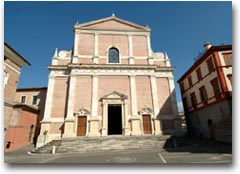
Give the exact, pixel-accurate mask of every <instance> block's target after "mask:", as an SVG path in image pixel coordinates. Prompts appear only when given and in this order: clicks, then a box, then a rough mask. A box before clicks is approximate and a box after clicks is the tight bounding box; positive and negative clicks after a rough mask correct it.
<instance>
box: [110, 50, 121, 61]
mask: <svg viewBox="0 0 240 174" xmlns="http://www.w3.org/2000/svg"><path fill="white" fill-rule="evenodd" d="M108 63H119V51H118V49H117V48H114V47H112V48H110V49H109V50H108Z"/></svg>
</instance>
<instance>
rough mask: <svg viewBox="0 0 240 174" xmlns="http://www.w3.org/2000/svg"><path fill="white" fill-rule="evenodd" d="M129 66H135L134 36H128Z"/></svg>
mask: <svg viewBox="0 0 240 174" xmlns="http://www.w3.org/2000/svg"><path fill="white" fill-rule="evenodd" d="M128 51H129V64H134V57H133V47H132V36H131V35H128Z"/></svg>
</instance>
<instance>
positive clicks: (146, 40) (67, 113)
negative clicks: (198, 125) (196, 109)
mask: <svg viewBox="0 0 240 174" xmlns="http://www.w3.org/2000/svg"><path fill="white" fill-rule="evenodd" d="M150 31H151V30H150V28H149V27H143V26H140V25H137V24H135V23H132V22H129V21H126V20H123V19H120V18H118V17H116V16H115V15H112V16H110V17H107V18H103V19H99V20H95V21H91V22H87V23H82V24H75V25H74V46H73V49H72V50H70V51H66V50H61V51H58V50H57V49H56V51H55V54H54V56H53V58H52V64H51V65H50V66H48V69H49V70H50V74H49V82H48V91H47V98H46V107H45V113H44V118H43V120H42V121H41V134H40V136H39V137H38V144H37V146H38V147H40V146H42V145H43V144H44V143H46V142H49V141H51V140H53V139H59V138H65V137H77V136H89V137H91V136H109V135H124V136H131V135H149V134H154V135H161V134H173V135H176V134H178V133H180V132H181V119H180V117H179V115H178V109H177V103H176V95H175V87H174V79H173V74H172V72H173V70H174V68H173V67H172V66H171V65H170V60H169V58H168V56H167V54H166V53H163V52H153V51H152V49H151V44H150V43H151V41H150Z"/></svg>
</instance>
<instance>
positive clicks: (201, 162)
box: [187, 161, 232, 164]
mask: <svg viewBox="0 0 240 174" xmlns="http://www.w3.org/2000/svg"><path fill="white" fill-rule="evenodd" d="M187 163H197V164H199V163H200V164H204V163H232V161H204V162H203V161H200V162H197V161H196V162H187Z"/></svg>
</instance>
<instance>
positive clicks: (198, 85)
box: [178, 43, 232, 142]
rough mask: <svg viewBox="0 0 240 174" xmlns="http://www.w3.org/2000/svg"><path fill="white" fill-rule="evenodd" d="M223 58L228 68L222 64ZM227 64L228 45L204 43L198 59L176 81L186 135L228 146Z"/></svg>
mask: <svg viewBox="0 0 240 174" xmlns="http://www.w3.org/2000/svg"><path fill="white" fill-rule="evenodd" d="M226 54H227V55H228V59H229V60H228V63H230V65H229V64H226V63H225V61H224V55H226ZM231 61H232V45H221V46H212V45H211V44H210V43H207V44H206V45H205V50H204V52H203V53H202V55H201V56H200V57H199V58H198V60H197V61H196V62H195V63H194V64H193V65H192V66H191V67H190V68H189V69H188V70H187V72H185V73H184V75H183V76H182V77H181V78H180V79H179V80H178V83H179V84H180V88H181V94H182V99H183V105H184V111H185V115H186V121H187V128H188V132H189V134H190V135H192V136H197V137H204V138H212V139H214V140H219V141H225V142H232V123H231V122H232V106H231V103H232V81H231V79H229V78H228V76H232V65H231ZM200 73H201V75H199V74H200ZM189 78H191V79H192V84H189V80H188V79H189Z"/></svg>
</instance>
